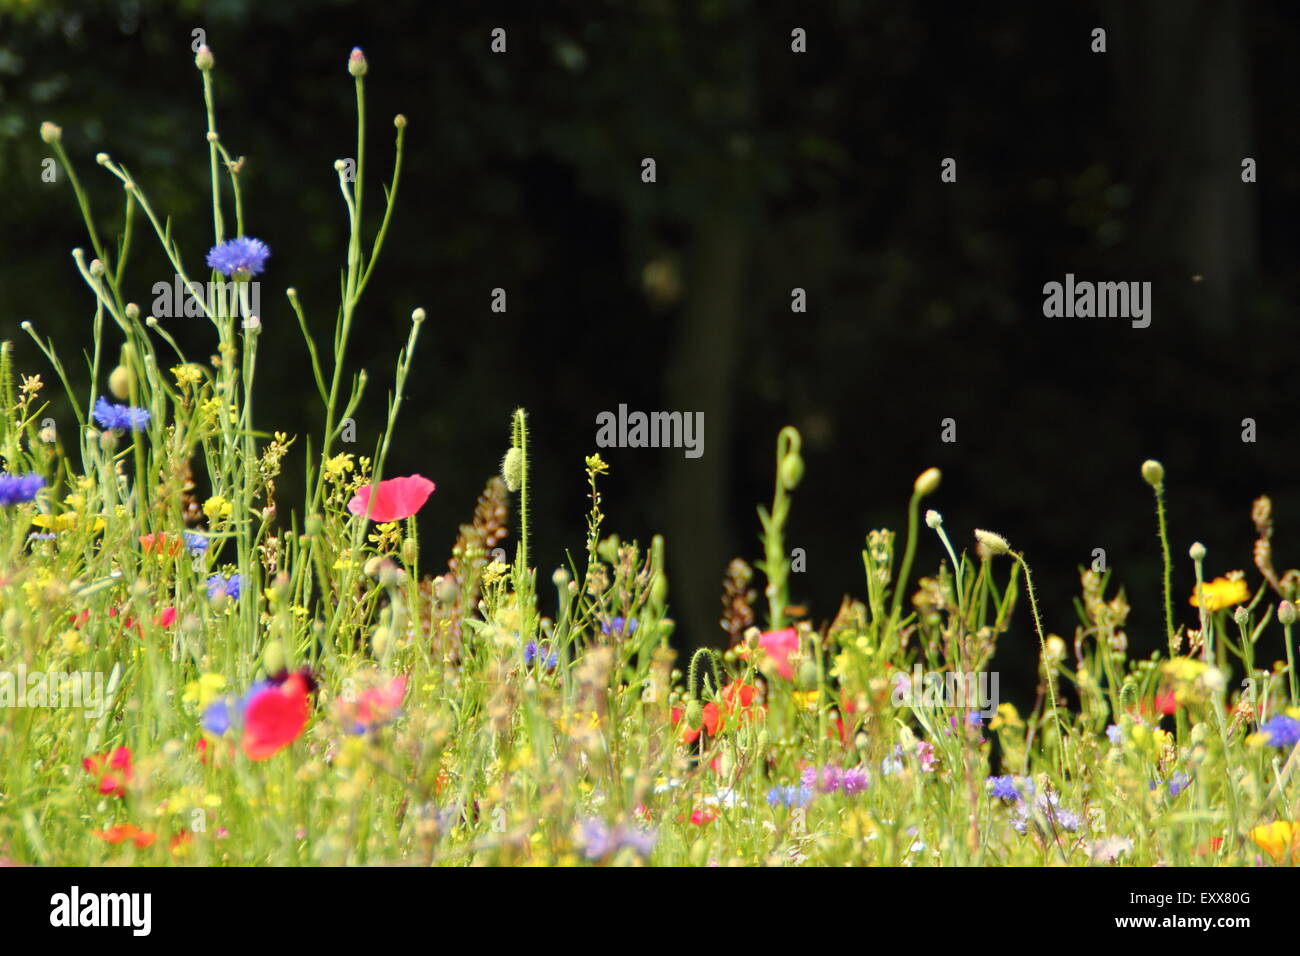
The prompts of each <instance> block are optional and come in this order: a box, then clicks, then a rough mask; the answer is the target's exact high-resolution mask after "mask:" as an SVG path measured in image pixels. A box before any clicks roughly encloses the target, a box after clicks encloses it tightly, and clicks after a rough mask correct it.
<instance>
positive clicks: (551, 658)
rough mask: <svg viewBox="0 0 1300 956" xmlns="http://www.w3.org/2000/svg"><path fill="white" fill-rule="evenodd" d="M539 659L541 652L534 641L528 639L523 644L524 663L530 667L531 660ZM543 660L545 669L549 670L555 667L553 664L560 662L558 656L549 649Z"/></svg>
mask: <svg viewBox="0 0 1300 956" xmlns="http://www.w3.org/2000/svg"><path fill="white" fill-rule="evenodd" d="M540 659H542V653H541V652H540V651H539V649H538V647H537V642H536V641H529V642H528V643H527V644H526V645H524V664H526V665H528V666H529V667H531V666H532V663H533V661H536V660H540ZM545 661H546V669H547V670H548V671H549V670H554V669H555V665H557V664H558V663H560V658H559V656H558V655H557V654H556V653H555V651H551V652H550V653H549V654H546V655H545Z"/></svg>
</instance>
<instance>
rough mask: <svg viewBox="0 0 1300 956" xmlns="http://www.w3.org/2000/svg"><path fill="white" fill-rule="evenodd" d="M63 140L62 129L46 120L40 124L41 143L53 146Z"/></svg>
mask: <svg viewBox="0 0 1300 956" xmlns="http://www.w3.org/2000/svg"><path fill="white" fill-rule="evenodd" d="M61 139H63V127H61V126H56V125H55V124H54V123H51V122H49V121H48V120H47V121H46V122H44V123H42V124H41V141H42V142H44V143H47V144H49V145H53V144H55V143H57V142H59V141H60V140H61Z"/></svg>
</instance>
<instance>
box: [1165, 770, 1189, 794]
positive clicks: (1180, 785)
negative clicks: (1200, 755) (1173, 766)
mask: <svg viewBox="0 0 1300 956" xmlns="http://www.w3.org/2000/svg"><path fill="white" fill-rule="evenodd" d="M1191 785H1192V778H1191V777H1189V776H1187V774H1185V773H1176V774H1174V775H1173V776H1172V777H1170V778H1169V796H1171V797H1176V796H1178V795H1179V794H1180V793H1182V792H1183V791H1184V790H1186V789H1187V788H1188V787H1190V786H1191Z"/></svg>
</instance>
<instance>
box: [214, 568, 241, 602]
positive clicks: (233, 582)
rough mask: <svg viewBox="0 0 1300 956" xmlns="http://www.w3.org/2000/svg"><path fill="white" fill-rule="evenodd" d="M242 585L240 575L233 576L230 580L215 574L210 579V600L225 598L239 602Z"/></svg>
mask: <svg viewBox="0 0 1300 956" xmlns="http://www.w3.org/2000/svg"><path fill="white" fill-rule="evenodd" d="M240 584H241V582H240V580H239V575H238V574H232V575H231V576H230V577H228V578H223V577H222V576H221V575H219V574H214V575H212V577H210V578H208V600H209V601H215V600H216V599H217V598H219V597H222V596H225V597H228V598H230V600H232V601H238V600H239V587H240Z"/></svg>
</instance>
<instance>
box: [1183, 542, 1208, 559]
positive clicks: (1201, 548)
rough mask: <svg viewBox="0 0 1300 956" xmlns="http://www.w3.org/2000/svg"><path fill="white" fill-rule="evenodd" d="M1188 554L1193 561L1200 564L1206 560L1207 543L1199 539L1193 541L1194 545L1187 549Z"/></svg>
mask: <svg viewBox="0 0 1300 956" xmlns="http://www.w3.org/2000/svg"><path fill="white" fill-rule="evenodd" d="M1187 554H1188V555H1189V556H1190V557H1191V559H1192V560H1193V561H1195V562H1196V563H1197V564H1200V563H1201V562H1202V561H1204V560H1205V545H1203V544H1201V542H1199V541H1196V542H1193V544H1192V546H1191V547H1190V548H1188V549H1187Z"/></svg>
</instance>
